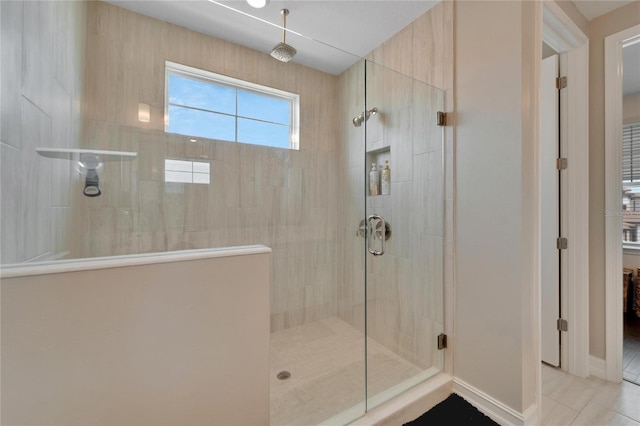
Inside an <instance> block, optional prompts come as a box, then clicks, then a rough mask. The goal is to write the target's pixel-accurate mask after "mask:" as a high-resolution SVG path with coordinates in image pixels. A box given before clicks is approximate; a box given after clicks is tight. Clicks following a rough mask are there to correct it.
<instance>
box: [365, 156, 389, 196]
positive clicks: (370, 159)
mask: <svg viewBox="0 0 640 426" xmlns="http://www.w3.org/2000/svg"><path fill="white" fill-rule="evenodd" d="M385 161H389V163H391V147H390V146H388V145H387V146H383V147H381V148H377V149H372V150H371V151H367V170H369V167H370V166H371V164H372V163H375V164H377V165H378V171H379V172H381V171H382V168H383V167H384V164H385ZM390 166H391V168H393V165H390ZM391 177H392V179H393V172H392V174H391ZM368 179H369V177H368V176H367V185H368ZM379 179H380V182H382V175H381V174H379ZM388 195H390V194H368V196H369V197H385V196H388Z"/></svg>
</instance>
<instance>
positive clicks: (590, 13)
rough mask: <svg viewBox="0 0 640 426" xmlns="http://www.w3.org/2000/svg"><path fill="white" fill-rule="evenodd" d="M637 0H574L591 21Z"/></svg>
mask: <svg viewBox="0 0 640 426" xmlns="http://www.w3.org/2000/svg"><path fill="white" fill-rule="evenodd" d="M634 1H637V0H630V1H629V0H627V1H618V0H600V1H594V0H573V4H575V5H576V7H577V8H578V10H579V11H580V13H582V14H583V15H584V17H585V18H587V19H588V20H589V21H591V20H592V19H594V18H597V17H598V16H601V15H604V14H605V13H609V12H611V11H612V10H615V9H617V8H619V7H622V6H624V5H627V4H629V3H633V2H634Z"/></svg>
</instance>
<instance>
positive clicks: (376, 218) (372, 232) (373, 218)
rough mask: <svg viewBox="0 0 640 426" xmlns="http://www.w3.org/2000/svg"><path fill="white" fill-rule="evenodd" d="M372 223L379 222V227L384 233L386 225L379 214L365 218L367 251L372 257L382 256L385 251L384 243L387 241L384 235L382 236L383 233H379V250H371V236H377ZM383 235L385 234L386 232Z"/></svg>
mask: <svg viewBox="0 0 640 426" xmlns="http://www.w3.org/2000/svg"><path fill="white" fill-rule="evenodd" d="M374 221H377V222H379V224H380V225H381V227H380V228H381V230H384V231H386V229H387V223H386V222H385V220H384V218H383V217H382V216H380V215H379V214H372V215H370V216H369V217H368V218H367V222H368V223H369V238H368V240H367V250H368V251H369V253H371V254H372V255H374V256H382V255H383V254H384V251H385V241H386V240H387V238H386V235H384V234H383V232H384V231H382V232H380V238H379V240H380V250H375V249H373V248H371V241H372V240H373V236H374V235H375V236H378V233H377V232H376V228H377V226H375V225H374ZM384 233H385V234H386V232H384Z"/></svg>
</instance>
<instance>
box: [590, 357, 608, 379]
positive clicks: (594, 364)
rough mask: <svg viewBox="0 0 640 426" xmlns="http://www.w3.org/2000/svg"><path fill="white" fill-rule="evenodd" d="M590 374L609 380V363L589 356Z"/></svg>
mask: <svg viewBox="0 0 640 426" xmlns="http://www.w3.org/2000/svg"><path fill="white" fill-rule="evenodd" d="M589 374H591V375H592V376H595V377H598V378H600V379H604V380H607V362H606V361H605V360H604V359H602V358H598V357H596V356H593V355H589Z"/></svg>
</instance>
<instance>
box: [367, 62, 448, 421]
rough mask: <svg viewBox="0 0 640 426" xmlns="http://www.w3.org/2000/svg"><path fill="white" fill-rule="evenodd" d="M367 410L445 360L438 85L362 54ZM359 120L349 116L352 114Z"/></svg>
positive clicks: (439, 367)
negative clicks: (442, 346) (439, 345)
mask: <svg viewBox="0 0 640 426" xmlns="http://www.w3.org/2000/svg"><path fill="white" fill-rule="evenodd" d="M365 74H366V77H365V110H364V111H363V114H362V115H361V120H362V122H363V123H364V125H365V153H364V155H365V159H364V163H365V170H366V172H365V181H366V185H365V192H366V195H365V198H366V202H365V215H364V217H365V220H366V225H367V226H366V231H367V238H366V239H365V244H366V256H365V294H366V315H365V318H366V319H365V321H366V327H365V329H366V371H367V380H366V394H367V395H366V396H367V409H371V408H373V407H375V406H377V405H379V404H381V403H382V402H385V401H387V400H388V399H390V398H392V397H394V396H395V395H397V394H398V393H400V392H402V391H404V390H405V389H408V388H409V387H411V386H413V385H415V384H417V383H419V382H421V381H423V380H426V379H427V378H429V377H431V376H433V375H434V374H436V373H437V372H439V371H441V370H442V368H443V366H444V351H442V350H438V348H437V336H438V335H439V334H440V333H442V332H443V329H444V326H443V318H444V315H443V287H444V286H443V283H444V273H443V264H444V253H443V252H444V250H443V247H444V176H445V174H444V161H443V159H444V151H443V130H442V129H443V128H442V127H438V126H437V123H436V117H437V112H438V111H441V110H443V102H444V94H443V92H442V91H441V90H439V89H436V88H434V87H431V86H429V85H427V84H425V83H423V82H420V81H418V80H415V79H412V78H410V77H408V76H406V75H403V74H400V73H398V72H395V71H393V70H390V69H387V68H385V67H383V66H381V65H378V64H375V63H373V62H369V61H367V62H366V69H365ZM354 124H355V123H354Z"/></svg>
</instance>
